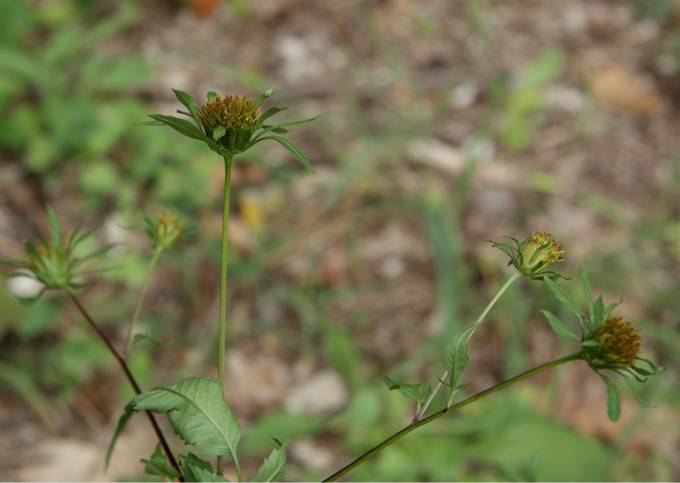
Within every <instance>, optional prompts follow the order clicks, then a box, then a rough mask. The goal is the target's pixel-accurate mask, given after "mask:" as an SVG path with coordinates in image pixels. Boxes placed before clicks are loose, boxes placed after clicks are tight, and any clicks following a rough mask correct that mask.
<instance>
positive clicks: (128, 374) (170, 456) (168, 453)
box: [67, 290, 184, 481]
mask: <svg viewBox="0 0 680 483" xmlns="http://www.w3.org/2000/svg"><path fill="white" fill-rule="evenodd" d="M67 293H68V294H69V296H70V297H71V300H72V301H73V303H74V304H75V306H76V307H77V308H78V311H79V312H80V313H81V315H82V316H83V318H84V319H85V320H86V321H87V323H88V324H90V327H92V329H93V330H94V331H95V332H96V333H97V335H98V336H99V338H100V339H101V340H102V342H104V344H105V345H106V347H107V348H108V349H109V352H111V355H113V357H115V359H116V360H117V361H118V364H119V365H120V367H121V369H122V370H123V372H124V373H125V377H127V380H128V382H129V383H130V385H131V386H132V389H134V391H135V393H136V394H141V393H142V389H141V388H140V387H139V383H137V380H136V379H135V376H133V375H132V372H131V371H130V368H129V367H128V365H127V363H126V362H125V359H124V358H123V356H122V355H121V354H120V353H119V352H118V351H117V350H116V348H115V347H114V346H113V344H112V343H111V341H110V340H109V339H108V337H106V334H104V332H102V330H101V329H100V328H99V326H98V325H97V323H96V322H95V321H94V319H93V318H92V316H91V315H90V314H89V313H88V311H87V310H85V307H84V306H83V305H82V304H81V303H80V300H78V298H77V297H76V296H75V294H74V293H73V292H71V291H70V290H67ZM145 412H146V416H147V417H148V418H149V422H150V423H151V426H152V427H153V430H154V432H155V433H156V437H157V438H158V441H159V442H160V444H161V446H162V447H163V451H165V455H166V456H167V457H168V461H170V464H171V465H172V466H173V468H175V470H176V471H177V474H179V475H180V481H184V479H183V478H182V476H181V475H182V470H181V469H180V467H179V465H178V464H177V460H176V459H175V455H174V454H173V452H172V450H171V449H170V445H169V444H168V442H167V441H166V439H165V436H163V432H162V431H161V428H160V426H158V422H157V421H156V417H155V416H154V415H153V413H152V412H151V411H145Z"/></svg>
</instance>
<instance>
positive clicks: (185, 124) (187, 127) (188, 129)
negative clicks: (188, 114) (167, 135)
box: [149, 114, 208, 141]
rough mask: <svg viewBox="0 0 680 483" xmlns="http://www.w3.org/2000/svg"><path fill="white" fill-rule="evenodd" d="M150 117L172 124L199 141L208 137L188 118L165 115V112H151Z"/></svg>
mask: <svg viewBox="0 0 680 483" xmlns="http://www.w3.org/2000/svg"><path fill="white" fill-rule="evenodd" d="M149 117H150V118H151V119H154V120H156V121H158V122H161V123H163V124H165V125H167V126H170V127H171V128H173V129H174V130H175V131H177V132H178V133H180V134H183V135H185V136H187V137H190V138H193V139H198V140H199V141H205V140H206V139H208V138H207V137H206V136H205V135H204V134H203V132H201V130H200V129H199V128H198V127H196V126H195V125H194V124H192V123H190V122H189V121H187V120H186V119H182V118H179V117H175V116H165V115H163V114H149Z"/></svg>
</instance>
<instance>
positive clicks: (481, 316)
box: [413, 272, 522, 422]
mask: <svg viewBox="0 0 680 483" xmlns="http://www.w3.org/2000/svg"><path fill="white" fill-rule="evenodd" d="M521 276H522V274H521V273H519V272H515V274H514V275H513V276H512V277H510V278H509V279H508V280H507V281H506V282H505V283H504V284H503V286H502V287H501V288H500V289H498V292H496V295H494V297H493V298H492V299H491V300H490V301H489V303H488V304H486V307H484V310H482V313H481V314H479V317H477V320H475V322H474V324H473V326H479V325H481V324H482V322H483V321H484V319H485V318H486V316H487V315H488V314H489V312H490V311H491V309H492V308H493V306H494V305H496V302H498V300H499V299H500V298H501V296H502V295H503V294H504V293H505V291H506V290H508V289H509V288H510V286H511V285H512V284H513V283H514V282H515V280H517V279H518V278H520V277H521ZM448 375H449V371H444V373H443V374H442V375H441V377H440V378H439V380H438V381H437V385H436V386H435V387H434V390H433V391H432V392H431V393H430V396H429V397H428V398H427V400H426V401H425V403H424V404H423V405H422V406H421V408H420V411H417V412H416V415H415V417H414V418H413V421H414V422H418V421H419V420H421V419H422V418H423V416H425V413H426V412H427V408H429V407H430V404H432V401H434V398H435V396H436V395H437V393H438V392H439V390H440V389H441V387H442V385H443V384H444V383H443V381H444V380H446V377H447V376H448Z"/></svg>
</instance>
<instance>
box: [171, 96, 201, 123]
mask: <svg viewBox="0 0 680 483" xmlns="http://www.w3.org/2000/svg"><path fill="white" fill-rule="evenodd" d="M172 92H174V93H175V97H177V100H178V101H179V102H181V103H182V104H184V106H185V107H186V108H187V109H188V110H189V114H190V115H191V117H193V118H194V120H195V121H196V122H197V123H200V121H199V117H198V104H196V101H195V100H194V98H193V97H191V96H190V95H189V94H187V93H186V92H184V91H180V90H179V89H173V90H172Z"/></svg>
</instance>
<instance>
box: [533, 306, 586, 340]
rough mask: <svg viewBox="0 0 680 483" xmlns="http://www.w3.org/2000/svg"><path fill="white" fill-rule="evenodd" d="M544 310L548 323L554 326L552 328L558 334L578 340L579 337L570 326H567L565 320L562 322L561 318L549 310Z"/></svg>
mask: <svg viewBox="0 0 680 483" xmlns="http://www.w3.org/2000/svg"><path fill="white" fill-rule="evenodd" d="M541 312H543V315H545V318H546V319H548V323H549V324H550V327H552V330H554V331H555V332H556V333H557V335H560V336H562V337H566V338H567V339H571V340H575V341H578V340H579V337H578V336H577V335H576V334H575V333H574V331H573V330H571V329H570V328H569V327H567V326H566V325H565V324H564V322H562V321H561V320H560V319H558V318H557V317H555V315H554V314H552V313H550V312H548V311H547V310H541Z"/></svg>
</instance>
